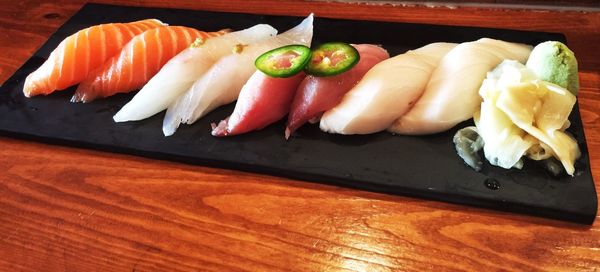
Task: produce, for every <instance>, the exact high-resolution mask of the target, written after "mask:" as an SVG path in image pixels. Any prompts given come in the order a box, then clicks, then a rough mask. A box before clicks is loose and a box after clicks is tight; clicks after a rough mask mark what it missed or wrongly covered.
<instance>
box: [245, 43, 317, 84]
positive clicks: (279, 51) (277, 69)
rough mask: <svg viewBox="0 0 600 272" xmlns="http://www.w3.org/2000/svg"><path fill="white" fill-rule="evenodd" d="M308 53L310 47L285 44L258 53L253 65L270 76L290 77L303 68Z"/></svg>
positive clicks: (308, 57)
mask: <svg viewBox="0 0 600 272" xmlns="http://www.w3.org/2000/svg"><path fill="white" fill-rule="evenodd" d="M310 54H311V52H310V48H308V47H306V46H304V45H299V44H292V45H286V46H283V47H279V48H276V49H273V50H271V51H268V52H266V53H264V54H262V55H260V56H259V57H258V58H257V59H256V61H255V62H254V66H256V68H257V69H258V70H260V71H261V72H263V73H265V74H267V75H268V76H271V77H291V76H293V75H295V74H297V73H299V72H301V71H302V70H303V69H304V66H306V64H307V63H308V62H309V61H310Z"/></svg>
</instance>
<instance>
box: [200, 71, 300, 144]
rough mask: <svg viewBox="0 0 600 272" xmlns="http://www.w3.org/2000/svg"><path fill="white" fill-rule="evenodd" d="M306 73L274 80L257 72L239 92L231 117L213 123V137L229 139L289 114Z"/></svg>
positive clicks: (262, 126) (260, 127)
mask: <svg viewBox="0 0 600 272" xmlns="http://www.w3.org/2000/svg"><path fill="white" fill-rule="evenodd" d="M304 77H305V75H304V73H302V72H301V73H298V74H297V75H294V76H291V77H288V78H275V77H270V76H268V75H265V74H264V73H263V72H261V71H256V72H254V74H253V75H252V76H251V77H250V79H249V80H248V82H246V84H245V85H244V87H243V88H242V90H241V91H240V96H239V97H238V100H237V103H236V104H235V109H234V110H233V113H232V114H231V116H229V117H227V119H225V120H223V121H221V122H220V123H219V125H218V126H216V127H215V126H214V124H213V131H212V135H213V136H230V135H237V134H242V133H246V132H249V131H253V130H259V129H262V128H264V127H266V126H268V125H270V124H272V123H274V122H276V121H277V120H279V119H281V118H283V117H284V116H285V115H286V114H287V113H288V112H289V111H290V105H291V104H292V99H294V94H295V93H296V90H297V89H298V85H300V82H301V81H302V79H304Z"/></svg>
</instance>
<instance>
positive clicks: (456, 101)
mask: <svg viewBox="0 0 600 272" xmlns="http://www.w3.org/2000/svg"><path fill="white" fill-rule="evenodd" d="M530 53H531V46H529V45H524V44H517V43H510V42H505V41H500V40H494V39H489V38H483V39H479V40H477V41H474V42H467V43H462V44H460V45H458V46H456V47H455V48H454V49H452V51H450V52H448V54H447V55H446V56H444V58H443V59H442V60H441V62H440V65H439V66H438V67H437V68H436V70H435V71H434V72H433V74H432V75H431V80H430V81H429V83H428V84H427V88H426V89H425V92H424V93H423V95H422V96H421V98H419V100H418V101H417V103H416V104H415V105H414V107H413V108H412V109H411V110H410V111H409V112H408V113H406V114H405V115H403V116H402V117H401V118H400V119H398V120H397V121H396V122H395V123H394V124H393V125H392V126H391V127H390V128H389V131H391V132H394V133H399V134H414V135H418V134H432V133H438V132H442V131H445V130H447V129H450V128H452V127H453V126H455V125H456V124H458V123H460V122H462V121H465V120H468V119H470V118H472V117H473V113H475V111H476V110H477V108H478V107H479V105H480V104H481V97H480V96H479V94H478V93H477V91H478V90H479V87H480V86H481V83H482V82H483V80H484V79H485V77H486V74H487V72H489V71H490V70H492V69H493V68H494V67H496V66H497V65H498V64H500V63H501V62H502V61H503V60H505V59H512V60H516V61H519V62H521V63H525V62H526V61H527V58H528V57H529V54H530Z"/></svg>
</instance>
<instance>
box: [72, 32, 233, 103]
mask: <svg viewBox="0 0 600 272" xmlns="http://www.w3.org/2000/svg"><path fill="white" fill-rule="evenodd" d="M226 32H228V31H225V30H222V31H219V32H208V33H207V32H203V31H198V30H196V29H193V28H189V27H183V26H166V27H159V28H154V29H150V30H147V31H144V32H143V33H142V34H140V35H137V36H135V37H134V38H133V39H131V41H129V42H128V43H127V44H126V45H125V46H124V47H123V49H122V50H121V52H120V53H119V54H118V55H115V56H113V57H112V58H110V59H109V60H108V61H106V62H105V63H104V64H103V65H102V66H101V67H100V68H98V69H96V70H94V71H93V72H91V73H90V74H89V75H88V77H87V78H86V79H85V80H84V81H82V82H81V83H80V84H79V87H78V88H77V91H75V94H74V95H73V97H72V98H71V102H90V101H92V100H94V99H96V98H102V97H108V96H111V95H114V94H116V93H127V92H130V91H133V90H135V89H139V88H141V87H142V86H144V84H145V83H146V82H148V80H150V78H152V76H154V75H155V74H156V73H157V72H158V70H160V68H161V67H162V66H163V65H164V64H165V63H166V62H167V61H168V60H169V59H171V58H172V57H173V56H175V55H177V53H179V52H181V50H183V49H185V48H187V47H189V46H190V44H191V43H192V42H193V41H194V40H195V39H196V38H200V39H208V38H210V37H216V36H220V35H223V34H225V33H226Z"/></svg>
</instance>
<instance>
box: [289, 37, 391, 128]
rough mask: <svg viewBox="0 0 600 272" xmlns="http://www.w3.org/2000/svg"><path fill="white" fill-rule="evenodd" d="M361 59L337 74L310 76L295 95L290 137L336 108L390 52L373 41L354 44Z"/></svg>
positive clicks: (290, 122)
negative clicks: (371, 42)
mask: <svg viewBox="0 0 600 272" xmlns="http://www.w3.org/2000/svg"><path fill="white" fill-rule="evenodd" d="M353 46H354V47H355V48H356V50H358V53H359V55H360V60H359V62H358V63H357V64H356V66H354V67H353V68H352V69H350V70H348V71H346V72H344V73H342V74H339V75H335V76H328V77H316V76H312V75H309V76H307V77H306V78H305V79H304V80H303V81H302V83H301V84H300V87H299V88H298V91H297V92H296V95H295V97H294V100H293V102H292V106H291V110H290V114H289V116H288V121H287V125H286V130H285V137H286V139H287V138H289V137H290V135H292V134H293V133H294V131H296V129H298V128H299V127H301V126H302V125H304V124H305V123H306V122H308V121H309V120H313V121H314V119H317V118H320V117H321V115H322V114H323V112H325V111H327V110H329V109H331V108H333V107H334V106H335V105H337V104H338V103H339V102H340V101H341V100H342V97H343V96H344V94H346V93H347V92H348V91H349V90H350V89H352V87H354V85H356V83H358V81H359V80H360V79H361V78H362V77H363V76H364V75H365V74H366V73H367V71H369V69H371V67H373V66H374V65H375V64H377V63H379V62H381V61H383V60H385V59H387V58H389V57H390V56H389V54H388V53H387V51H386V50H385V49H383V48H381V47H379V46H376V45H370V44H358V45H353Z"/></svg>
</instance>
